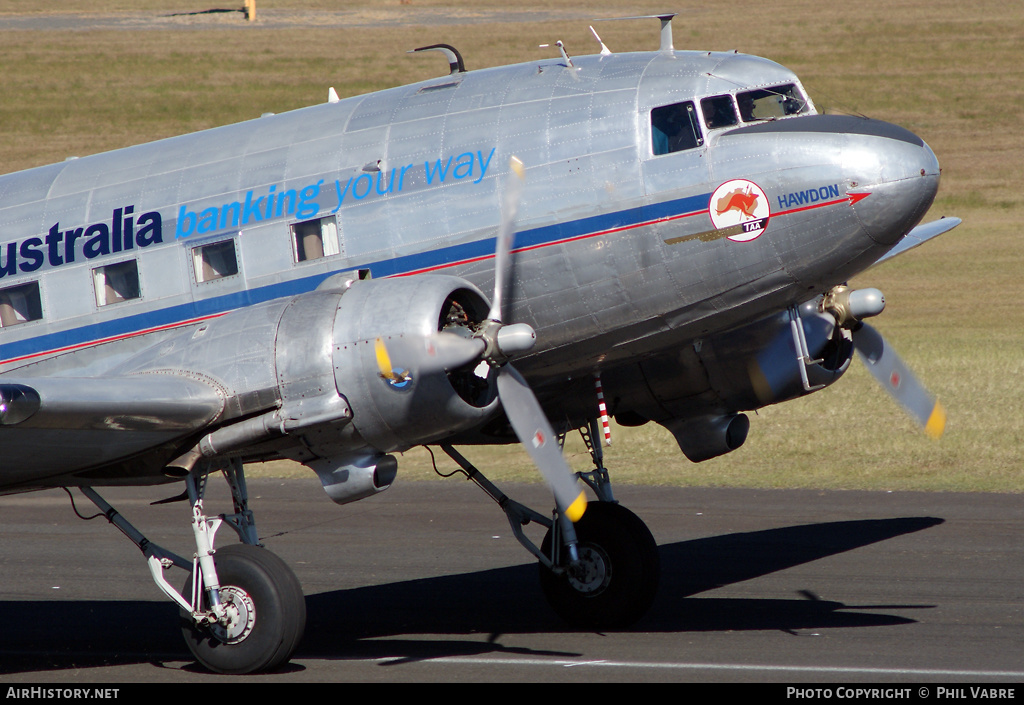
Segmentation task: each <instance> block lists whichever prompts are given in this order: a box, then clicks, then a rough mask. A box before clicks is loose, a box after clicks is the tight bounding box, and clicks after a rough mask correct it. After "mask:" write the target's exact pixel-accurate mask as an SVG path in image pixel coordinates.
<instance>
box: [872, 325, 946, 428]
mask: <svg viewBox="0 0 1024 705" xmlns="http://www.w3.org/2000/svg"><path fill="white" fill-rule="evenodd" d="M853 345H854V347H855V348H856V349H857V352H858V353H860V358H861V360H863V361H864V364H865V365H866V366H867V368H868V371H869V372H871V375H872V376H873V377H874V378H875V379H876V380H877V381H878V383H879V384H880V385H882V387H883V388H884V389H885V390H886V391H887V392H889V394H890V395H891V396H892V398H893V399H895V400H896V401H898V402H899V403H900V404H901V405H902V406H903V408H904V409H906V410H907V412H908V413H909V414H910V415H911V416H913V417H914V419H915V420H916V421H917V423H918V425H920V426H921V427H923V428H924V431H925V433H927V434H928V435H929V436H931V437H932V438H939V437H941V436H942V432H943V431H945V429H946V410H945V409H944V408H943V406H942V404H941V403H939V401H938V400H937V399H935V397H933V396H932V395H931V394H929V393H928V390H927V389H925V388H924V385H922V384H921V382H920V381H919V380H918V379H917V377H916V376H914V373H912V372H911V371H910V368H908V367H907V366H906V364H904V362H903V360H901V359H900V357H899V355H897V354H896V351H895V350H893V348H892V346H891V345H889V344H888V343H887V342H886V340H885V338H883V337H882V335H881V333H879V332H878V331H877V330H875V329H874V328H872V327H871V326H869V325H867V324H866V323H864V324H861V327H860V328H858V329H857V330H855V331H854V332H853Z"/></svg>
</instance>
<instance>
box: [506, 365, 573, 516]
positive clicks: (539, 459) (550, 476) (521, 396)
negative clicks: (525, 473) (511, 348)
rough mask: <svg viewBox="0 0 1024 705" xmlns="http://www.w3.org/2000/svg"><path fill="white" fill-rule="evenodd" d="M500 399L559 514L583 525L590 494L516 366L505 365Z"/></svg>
mask: <svg viewBox="0 0 1024 705" xmlns="http://www.w3.org/2000/svg"><path fill="white" fill-rule="evenodd" d="M498 397H499V398H500V399H501V405H502V407H503V408H504V409H505V415H506V416H508V420H509V422H510V423H511V424H512V429H513V430H514V431H515V432H516V436H517V437H518V438H519V442H520V443H522V444H523V447H524V448H525V449H526V452H527V454H529V456H530V459H531V460H533V464H534V465H536V466H537V469H538V470H540V472H541V475H543V476H544V479H545V480H546V481H547V483H548V486H549V487H551V491H552V492H553V493H554V495H555V503H556V504H557V505H558V510H559V511H560V512H562V514H564V515H565V516H566V517H568V518H569V519H570V520H571V521H573V522H575V521H579V519H580V517H582V516H583V512H584V511H585V510H586V508H587V497H586V494H584V492H583V490H581V489H580V485H579V481H578V480H577V479H576V475H575V473H573V471H572V469H571V468H570V467H569V464H568V463H566V462H565V458H563V457H562V449H561V448H560V447H559V445H558V439H557V438H556V437H555V432H554V430H553V429H552V428H551V424H549V423H548V420H547V417H546V416H544V412H543V410H541V408H540V403H539V402H538V401H537V397H535V396H534V395H533V392H532V391H531V390H530V387H529V386H528V385H527V384H526V380H524V379H523V377H522V375H520V374H519V373H518V372H517V371H516V370H515V368H513V367H512V365H505V366H504V367H502V368H501V371H500V372H499V374H498Z"/></svg>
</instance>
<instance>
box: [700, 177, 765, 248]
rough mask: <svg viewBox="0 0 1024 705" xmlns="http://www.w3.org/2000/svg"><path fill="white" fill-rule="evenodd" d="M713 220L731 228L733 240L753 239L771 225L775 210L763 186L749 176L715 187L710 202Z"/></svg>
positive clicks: (746, 240) (730, 232) (717, 223)
mask: <svg viewBox="0 0 1024 705" xmlns="http://www.w3.org/2000/svg"><path fill="white" fill-rule="evenodd" d="M708 212H709V213H710V215H711V222H712V223H714V225H715V227H716V228H717V229H718V230H727V231H729V232H728V238H729V239H730V240H732V241H733V242H750V241H751V240H753V239H754V238H756V237H757V236H758V235H760V234H761V233H763V232H764V229H765V228H766V227H768V219H769V218H770V217H771V210H770V208H769V205H768V197H767V196H765V195H764V191H762V190H761V187H760V186H758V185H757V184H755V183H754V182H753V181H747V180H746V179H733V180H732V181H726V182H725V183H724V184H722V185H721V186H719V187H718V188H716V189H715V192H714V193H713V194H711V203H710V204H709V205H708Z"/></svg>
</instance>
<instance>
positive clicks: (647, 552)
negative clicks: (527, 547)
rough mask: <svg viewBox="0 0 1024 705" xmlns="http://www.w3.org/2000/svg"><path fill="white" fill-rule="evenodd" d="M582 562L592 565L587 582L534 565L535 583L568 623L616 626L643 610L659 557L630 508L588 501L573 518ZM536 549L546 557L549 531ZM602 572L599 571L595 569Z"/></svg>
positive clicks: (657, 573)
mask: <svg viewBox="0 0 1024 705" xmlns="http://www.w3.org/2000/svg"><path fill="white" fill-rule="evenodd" d="M575 528H576V538H577V541H578V543H577V547H578V550H579V551H580V559H581V561H582V562H583V563H585V564H588V565H590V566H591V567H594V568H596V569H597V570H596V571H591V572H590V573H588V575H591V576H596V577H594V579H592V580H589V581H588V582H585V581H581V580H579V579H571V578H570V577H568V576H567V575H565V574H563V575H556V574H555V573H553V572H551V571H550V570H548V569H547V568H546V567H544V565H543V564H541V566H540V584H541V588H542V589H543V591H544V596H545V597H546V598H547V600H548V603H549V604H550V605H551V607H552V608H553V609H554V610H555V612H556V613H557V614H558V615H559V616H560V617H561V618H562V619H564V620H565V621H566V622H568V623H569V624H571V625H572V626H574V627H578V628H585V629H618V628H623V627H628V626H630V625H632V624H634V623H635V622H636V621H637V620H639V619H640V618H641V617H643V616H644V614H646V612H647V610H648V609H650V607H651V604H653V602H654V597H655V595H656V594H657V592H658V581H659V580H660V577H661V559H660V557H659V556H658V545H657V543H655V541H654V537H653V536H652V535H651V532H650V530H649V529H648V528H647V525H646V524H644V522H643V521H642V520H641V519H640V517H638V516H637V515H636V514H634V513H633V512H631V511H629V510H628V509H626V508H625V507H623V506H621V505H619V504H614V503H611V502H589V503H588V504H587V510H586V512H585V513H584V514H583V517H582V518H581V519H580V520H579V521H578V522H576V524H575ZM541 550H543V551H544V554H545V555H547V556H550V555H551V531H550V530H548V533H547V536H545V537H544V543H543V544H542V546H541ZM602 570H603V571H604V572H603V573H601V572H600V571H602Z"/></svg>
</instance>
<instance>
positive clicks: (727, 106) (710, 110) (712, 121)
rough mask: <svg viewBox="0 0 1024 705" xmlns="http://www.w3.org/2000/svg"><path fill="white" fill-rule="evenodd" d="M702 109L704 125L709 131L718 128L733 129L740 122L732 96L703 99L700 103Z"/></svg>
mask: <svg viewBox="0 0 1024 705" xmlns="http://www.w3.org/2000/svg"><path fill="white" fill-rule="evenodd" d="M700 109H701V112H702V113H704V124H705V125H707V126H708V129H709V130H713V129H715V128H716V127H731V126H732V125H736V124H738V123H739V121H740V119H739V118H738V117H736V106H734V105H733V103H732V96H728V95H716V96H714V97H711V98H703V99H701V101H700Z"/></svg>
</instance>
